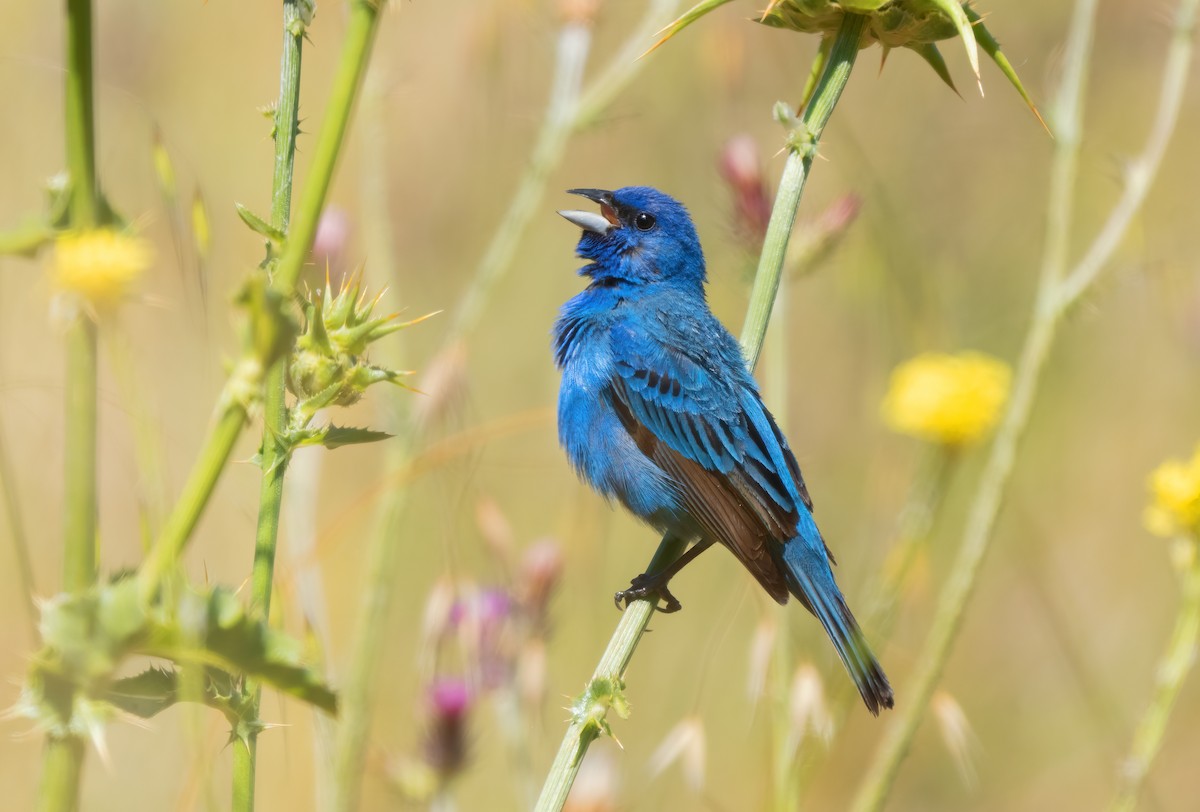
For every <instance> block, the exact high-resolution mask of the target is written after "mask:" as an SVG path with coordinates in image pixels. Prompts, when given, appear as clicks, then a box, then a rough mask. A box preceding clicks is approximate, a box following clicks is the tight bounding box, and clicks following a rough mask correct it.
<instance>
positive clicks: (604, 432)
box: [554, 288, 678, 529]
mask: <svg viewBox="0 0 1200 812" xmlns="http://www.w3.org/2000/svg"><path fill="white" fill-rule="evenodd" d="M622 306H623V302H622V300H621V299H620V297H619V296H616V295H615V294H610V293H609V292H608V291H606V290H605V289H602V288H589V289H587V290H585V291H583V293H580V294H579V295H578V296H576V297H575V298H574V299H571V300H570V301H569V302H567V304H566V305H564V307H563V309H562V313H561V314H560V316H559V319H558V322H557V323H556V324H555V327H554V355H555V361H556V362H557V364H558V366H559V368H560V369H561V370H562V383H561V385H560V388H559V393H558V440H559V443H560V444H561V445H562V447H563V450H564V451H565V452H566V454H567V459H568V460H569V461H570V462H571V465H572V466H573V467H574V468H575V470H576V471H577V472H578V473H579V475H580V477H582V478H583V479H584V480H586V481H587V482H588V483H589V484H590V485H591V486H592V487H593V488H595V489H596V490H597V491H598V492H599V493H601V494H602V495H603V496H605V497H607V498H609V499H617V500H619V501H620V502H621V503H622V504H624V505H625V507H627V508H628V509H629V510H630V511H631V512H632V513H634V514H635V515H637V516H638V517H640V518H642V519H644V520H646V521H649V522H650V523H651V524H653V525H655V526H656V527H659V528H660V529H666V527H667V526H668V525H670V524H673V523H674V520H675V517H676V514H677V513H678V498H677V494H676V492H675V489H674V487H673V486H672V485H671V483H670V481H669V479H668V478H667V476H666V475H665V474H664V473H663V471H662V470H661V469H660V468H659V467H658V466H657V465H655V464H654V463H653V462H651V461H650V459H648V458H647V457H646V456H645V455H644V454H643V453H642V452H641V450H640V449H639V448H638V447H637V444H636V443H635V442H634V440H633V438H632V437H631V436H630V435H629V432H628V431H626V429H625V427H624V426H623V425H622V424H621V421H620V418H619V417H618V416H617V413H616V411H615V409H614V406H613V397H614V393H613V390H612V386H611V381H612V378H613V375H614V372H615V362H614V358H613V352H612V344H611V338H610V336H611V332H612V330H613V327H614V325H617V324H619V323H620V321H621V317H622V315H623V314H622V313H621V308H622Z"/></svg>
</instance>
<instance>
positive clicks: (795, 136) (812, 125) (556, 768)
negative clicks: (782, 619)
mask: <svg viewBox="0 0 1200 812" xmlns="http://www.w3.org/2000/svg"><path fill="white" fill-rule="evenodd" d="M865 21H866V18H865V17H861V16H859V15H856V14H846V15H845V17H844V18H843V21H842V26H841V28H840V29H839V30H838V33H837V36H836V38H835V39H834V44H833V48H832V50H831V52H830V54H829V58H828V62H827V64H826V66H825V70H824V72H823V73H822V74H821V79H820V81H819V82H818V84H817V88H816V90H815V91H814V92H813V98H812V101H811V103H810V104H809V106H808V107H807V108H806V109H805V111H804V115H803V117H802V119H801V127H800V128H798V131H795V132H793V133H792V134H791V138H792V140H791V144H790V147H791V149H790V151H789V154H788V159H787V164H786V165H785V166H784V170H783V178H782V179H781V181H780V184H779V192H778V194H777V195H776V197H775V208H774V209H773V210H772V212H771V219H770V222H769V224H768V226H767V236H766V239H765V240H764V241H763V251H762V255H761V257H760V259H759V263H758V271H757V274H756V276H755V280H754V288H753V290H752V291H751V294H750V306H749V310H748V312H747V316H746V323H745V326H744V328H743V330H742V347H743V349H744V351H745V354H746V359H747V362H748V363H749V364H750V365H751V366H752V367H753V366H754V364H755V363H757V361H758V356H759V353H760V351H761V350H762V343H763V338H764V337H765V335H766V331H767V323H768V321H769V320H770V315H771V307H772V305H773V304H774V300H775V295H776V292H777V290H778V289H779V280H780V276H781V274H782V272H783V260H784V256H785V255H786V253H787V244H788V239H789V238H790V237H791V232H792V226H793V225H794V224H795V222H796V210H797V209H798V207H799V205H800V195H801V193H802V192H803V190H804V182H805V180H806V179H807V177H808V170H809V167H810V166H811V165H812V159H813V157H814V156H815V154H816V147H817V144H818V143H819V141H820V138H821V133H822V131H823V130H824V129H825V124H826V123H827V122H828V121H829V116H830V114H831V113H832V112H833V109H834V107H835V106H836V105H837V102H838V99H840V98H841V95H842V91H843V90H844V89H845V87H846V81H847V80H848V79H849V78H850V70H851V68H852V67H853V66H854V60H855V58H856V57H857V56H858V46H859V41H860V39H861V38H862V32H863V28H864V24H865ZM685 548H686V542H681V541H679V540H678V539H675V538H673V537H671V536H667V537H665V538H664V539H663V540H662V543H661V544H659V547H658V550H657V551H656V552H655V554H654V558H653V559H652V560H651V562H650V566H649V567H647V570H646V571H647V572H651V573H653V572H656V571H658V570H661V569H663V568H664V567H666V566H668V565H669V564H670V563H671V562H672V561H674V560H675V559H676V558H678V557H679V556H680V555H681V554H682V553H683V551H684V549H685ZM656 603H657V602H656V601H650V600H638V601H633V602H632V603H631V604H629V607H628V608H627V609H626V610H625V612H624V614H623V615H622V616H621V620H620V622H619V623H618V624H617V629H616V631H615V632H613V636H612V638H611V639H610V640H609V642H608V647H607V648H606V649H605V651H604V654H603V656H602V657H601V659H600V663H599V664H598V665H597V666H596V671H595V673H594V674H593V677H592V682H591V684H592V685H595V684H596V683H597V681H601V680H618V681H619V680H620V679H622V678H623V677H624V674H625V669H626V668H627V667H628V665H629V661H630V660H631V659H632V657H633V652H634V650H635V649H636V648H637V644H638V641H640V640H641V637H642V634H643V633H645V631H646V627H647V626H648V625H649V623H650V618H651V617H652V616H653V614H654V609H655V606H656ZM594 725H595V720H594V719H591V718H577V719H574V720H573V721H572V722H571V724H570V725H569V726H568V728H567V732H566V735H565V736H564V737H563V742H562V745H561V746H560V747H559V751H558V755H557V756H556V757H555V759H554V764H553V765H552V766H551V768H550V772H549V774H548V775H547V776H546V782H545V784H544V785H543V786H542V794H541V797H539V798H538V803H537V806H536V807H535V809H536V811H537V812H559V810H561V809H562V807H563V805H564V804H565V803H566V800H567V795H568V794H569V793H570V791H571V785H572V784H573V783H574V782H575V776H576V775H577V774H578V772H579V767H580V765H581V764H582V763H583V758H584V756H585V755H586V753H587V749H588V746H589V745H590V744H591V742H592V740H593V739H594V738H595V733H594V732H593V730H594Z"/></svg>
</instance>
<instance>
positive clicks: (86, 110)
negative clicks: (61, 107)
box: [65, 0, 100, 229]
mask: <svg viewBox="0 0 1200 812" xmlns="http://www.w3.org/2000/svg"><path fill="white" fill-rule="evenodd" d="M66 78H67V86H66V93H65V97H66V98H65V101H66V117H65V124H66V136H67V173H68V176H69V178H70V194H71V202H70V215H71V228H75V229H84V228H94V227H95V226H97V225H99V224H100V193H99V189H98V187H97V182H96V118H95V101H94V99H95V96H94V87H93V81H92V0H67V77H66Z"/></svg>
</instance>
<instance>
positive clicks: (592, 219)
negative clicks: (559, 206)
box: [559, 189, 621, 235]
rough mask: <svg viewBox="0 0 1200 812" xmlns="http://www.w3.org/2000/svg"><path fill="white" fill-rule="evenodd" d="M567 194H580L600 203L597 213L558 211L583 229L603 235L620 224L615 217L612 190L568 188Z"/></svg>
mask: <svg viewBox="0 0 1200 812" xmlns="http://www.w3.org/2000/svg"><path fill="white" fill-rule="evenodd" d="M567 194H572V195H581V196H582V197H586V198H587V199H588V200H594V201H596V202H597V203H599V204H600V213H599V214H597V213H596V212H594V211H575V210H573V209H568V210H567V211H560V212H559V214H561V215H562V216H563V217H565V218H566V219H567V220H569V221H570V222H572V223H574V224H575V225H577V226H579V227H580V228H582V229H583V230H584V231H591V232H593V233H595V234H601V235H603V234H607V233H608V232H609V231H610V230H611V229H614V228H616V227H617V226H619V225H620V224H621V221H620V220H619V219H618V218H617V210H616V209H615V208H613V198H612V192H606V191H605V190H603V189H568V190H567Z"/></svg>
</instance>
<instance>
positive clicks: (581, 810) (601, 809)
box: [563, 747, 620, 812]
mask: <svg viewBox="0 0 1200 812" xmlns="http://www.w3.org/2000/svg"><path fill="white" fill-rule="evenodd" d="M619 787H620V782H619V780H618V773H617V763H616V761H615V760H614V759H613V757H612V753H611V752H609V751H608V750H607V749H601V748H598V747H593V748H592V749H591V751H590V752H589V753H588V757H587V758H586V759H584V762H583V764H582V766H580V768H579V774H578V775H577V776H576V777H575V784H574V786H572V787H571V794H570V795H568V796H567V803H566V805H565V806H563V812H616V809H617V790H618V789H619Z"/></svg>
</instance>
